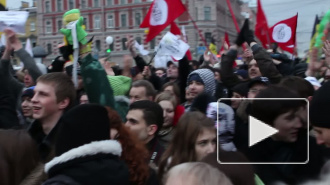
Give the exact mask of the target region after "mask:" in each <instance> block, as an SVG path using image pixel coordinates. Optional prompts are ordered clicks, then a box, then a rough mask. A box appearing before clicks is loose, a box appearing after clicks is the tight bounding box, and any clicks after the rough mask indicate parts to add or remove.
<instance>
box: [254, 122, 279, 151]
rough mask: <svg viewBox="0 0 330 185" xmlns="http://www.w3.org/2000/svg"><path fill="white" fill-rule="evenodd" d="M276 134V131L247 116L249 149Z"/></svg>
mask: <svg viewBox="0 0 330 185" xmlns="http://www.w3.org/2000/svg"><path fill="white" fill-rule="evenodd" d="M277 132H278V130H277V129H275V128H273V127H271V126H268V125H267V124H265V123H263V122H262V121H260V120H258V119H256V118H254V117H253V116H249V147H251V146H253V145H255V144H256V143H258V142H260V141H262V140H264V139H266V138H268V137H270V136H272V135H274V134H276V133H277Z"/></svg>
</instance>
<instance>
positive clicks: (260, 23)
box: [254, 0, 270, 48]
mask: <svg viewBox="0 0 330 185" xmlns="http://www.w3.org/2000/svg"><path fill="white" fill-rule="evenodd" d="M254 35H255V36H256V37H258V39H259V40H260V42H261V43H262V45H263V47H264V48H267V45H269V41H270V40H269V39H270V38H269V36H270V35H269V29H268V23H267V19H266V15H265V13H264V11H263V10H262V7H261V2H260V0H258V9H257V21H256V26H255V29H254Z"/></svg>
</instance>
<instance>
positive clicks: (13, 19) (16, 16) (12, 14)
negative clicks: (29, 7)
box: [0, 11, 29, 34]
mask: <svg viewBox="0 0 330 185" xmlns="http://www.w3.org/2000/svg"><path fill="white" fill-rule="evenodd" d="M28 16H29V12H26V11H0V31H1V32H3V30H4V29H6V28H9V29H11V30H13V31H15V32H16V33H22V34H24V33H25V22H26V20H27V18H28Z"/></svg>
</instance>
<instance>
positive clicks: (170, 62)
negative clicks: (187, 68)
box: [166, 61, 179, 67]
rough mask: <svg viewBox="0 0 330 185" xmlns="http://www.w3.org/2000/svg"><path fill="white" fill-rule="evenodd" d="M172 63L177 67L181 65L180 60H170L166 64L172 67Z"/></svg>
mask: <svg viewBox="0 0 330 185" xmlns="http://www.w3.org/2000/svg"><path fill="white" fill-rule="evenodd" d="M171 64H174V65H175V66H176V67H179V62H173V61H168V62H167V64H166V66H167V67H170V65H171Z"/></svg>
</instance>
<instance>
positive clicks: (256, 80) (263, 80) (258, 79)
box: [248, 76, 270, 89]
mask: <svg viewBox="0 0 330 185" xmlns="http://www.w3.org/2000/svg"><path fill="white" fill-rule="evenodd" d="M256 83H262V84H264V85H266V86H268V85H269V84H270V82H269V80H268V78H267V77H264V76H258V77H255V78H253V79H252V80H251V81H250V82H249V84H248V88H249V89H250V88H251V87H252V86H253V85H254V84H256Z"/></svg>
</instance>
